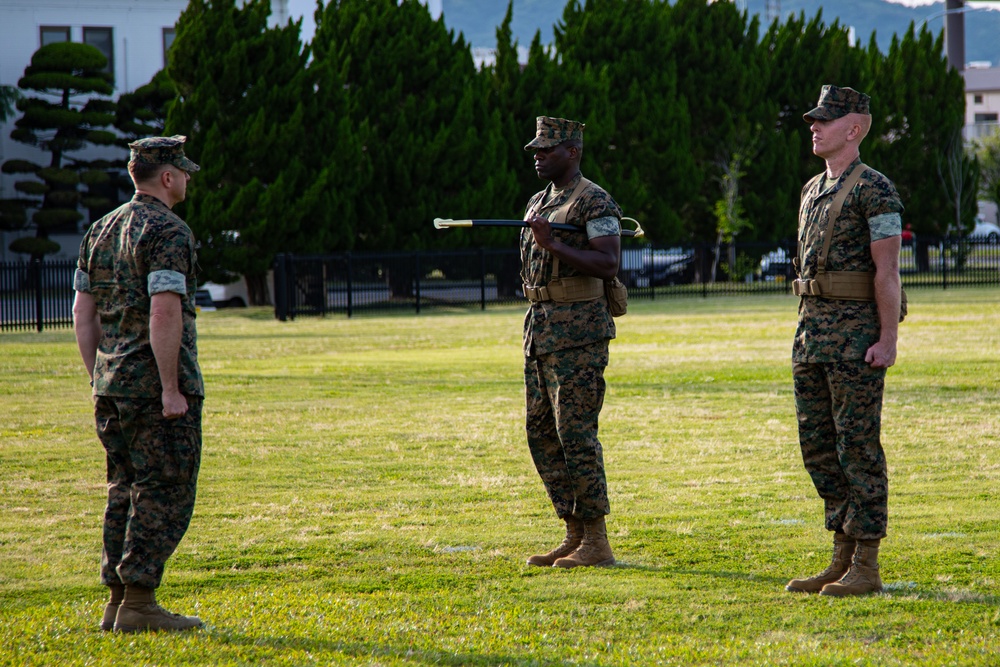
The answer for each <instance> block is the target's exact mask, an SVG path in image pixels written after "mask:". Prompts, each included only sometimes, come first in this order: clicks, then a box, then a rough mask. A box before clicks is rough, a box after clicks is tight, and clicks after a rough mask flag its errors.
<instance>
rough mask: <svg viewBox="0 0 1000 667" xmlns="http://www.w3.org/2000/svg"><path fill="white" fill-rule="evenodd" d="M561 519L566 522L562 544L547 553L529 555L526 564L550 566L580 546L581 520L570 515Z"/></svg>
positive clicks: (581, 534) (581, 536)
mask: <svg viewBox="0 0 1000 667" xmlns="http://www.w3.org/2000/svg"><path fill="white" fill-rule="evenodd" d="M563 520H564V521H565V522H566V539H564V540H563V542H562V544H560V545H559V546H557V547H556V548H555V549H553V550H552V551H550V552H548V553H547V554H542V555H539V556H531V557H530V558H528V565H537V566H538V567H552V564H553V563H555V562H556V561H557V560H559V559H560V558H562V557H563V556H568V555H570V554H571V553H573V552H574V551H576V548H577V547H578V546H580V541H581V540H583V521H580V520H579V519H576V518H574V517H571V516H569V517H566V518H565V519H563Z"/></svg>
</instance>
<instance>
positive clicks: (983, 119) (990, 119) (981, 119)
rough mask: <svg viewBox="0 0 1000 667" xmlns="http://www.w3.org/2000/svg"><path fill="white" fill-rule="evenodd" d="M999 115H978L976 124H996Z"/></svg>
mask: <svg viewBox="0 0 1000 667" xmlns="http://www.w3.org/2000/svg"><path fill="white" fill-rule="evenodd" d="M997 117H998V114H995V113H977V114H976V122H977V123H996V122H997Z"/></svg>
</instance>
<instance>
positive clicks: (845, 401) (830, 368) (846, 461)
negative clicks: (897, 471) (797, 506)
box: [792, 360, 889, 540]
mask: <svg viewBox="0 0 1000 667" xmlns="http://www.w3.org/2000/svg"><path fill="white" fill-rule="evenodd" d="M792 376H793V379H794V385H795V412H796V415H797V417H798V422H799V445H800V447H801V448H802V461H803V463H805V468H806V471H807V472H808V473H809V476H810V477H812V481H813V485H815V487H816V491H817V493H819V496H820V498H822V499H823V502H824V504H825V514H826V528H827V530H832V531H837V532H843V533H846V534H847V535H848V536H849V537H853V538H854V539H858V540H874V539H881V538H883V537H885V532H886V524H887V521H888V497H889V480H888V474H887V472H886V463H885V452H883V451H882V442H881V430H882V391H883V388H884V386H885V369H884V368H883V369H875V368H872V367H871V366H869V365H868V364H867V363H865V362H864V361H863V360H858V361H839V362H830V363H818V364H803V363H794V364H793V365H792Z"/></svg>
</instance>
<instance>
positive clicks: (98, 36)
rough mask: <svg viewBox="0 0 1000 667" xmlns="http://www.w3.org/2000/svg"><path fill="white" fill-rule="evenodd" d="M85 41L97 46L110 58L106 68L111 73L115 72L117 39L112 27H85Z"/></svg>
mask: <svg viewBox="0 0 1000 667" xmlns="http://www.w3.org/2000/svg"><path fill="white" fill-rule="evenodd" d="M83 43H84V44H90V45H91V46H93V47H96V48H97V50H98V51H100V52H101V53H103V54H104V57H105V58H107V59H108V64H107V66H106V67H105V68H104V71H105V72H108V73H109V74H111V75H114V73H115V40H114V33H113V32H112V30H111V28H84V29H83Z"/></svg>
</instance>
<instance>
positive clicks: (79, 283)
mask: <svg viewBox="0 0 1000 667" xmlns="http://www.w3.org/2000/svg"><path fill="white" fill-rule="evenodd" d="M73 291H74V292H88V293H89V292H90V275H89V274H88V273H87V272H86V271H84V270H83V269H77V270H76V271H75V272H74V273H73Z"/></svg>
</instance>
